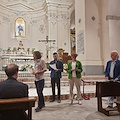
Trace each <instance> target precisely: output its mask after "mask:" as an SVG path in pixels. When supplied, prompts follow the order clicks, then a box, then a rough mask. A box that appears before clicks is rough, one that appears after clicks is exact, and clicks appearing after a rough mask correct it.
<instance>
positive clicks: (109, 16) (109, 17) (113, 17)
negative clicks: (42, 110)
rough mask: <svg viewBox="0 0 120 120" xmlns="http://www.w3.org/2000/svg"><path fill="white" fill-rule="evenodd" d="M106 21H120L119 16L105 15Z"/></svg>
mask: <svg viewBox="0 0 120 120" xmlns="http://www.w3.org/2000/svg"><path fill="white" fill-rule="evenodd" d="M106 20H120V16H115V15H107V16H106Z"/></svg>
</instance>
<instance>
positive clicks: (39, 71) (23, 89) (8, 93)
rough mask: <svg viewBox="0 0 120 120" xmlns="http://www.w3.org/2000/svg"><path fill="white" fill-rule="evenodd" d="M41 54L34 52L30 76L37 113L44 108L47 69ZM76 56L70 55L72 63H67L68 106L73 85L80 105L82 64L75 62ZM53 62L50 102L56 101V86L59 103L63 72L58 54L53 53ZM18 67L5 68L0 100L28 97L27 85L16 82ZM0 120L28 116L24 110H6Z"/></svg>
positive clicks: (23, 119) (0, 86) (51, 65)
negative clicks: (35, 92)
mask: <svg viewBox="0 0 120 120" xmlns="http://www.w3.org/2000/svg"><path fill="white" fill-rule="evenodd" d="M41 57H42V56H41V53H40V52H39V51H34V53H33V58H34V69H33V72H32V74H33V75H34V76H35V85H36V91H37V94H38V106H37V107H36V109H35V111H36V112H39V111H41V109H42V108H43V107H45V101H44V95H43V89H44V84H45V75H44V73H45V72H46V71H47V67H46V64H45V61H44V60H42V59H41ZM76 57H77V54H72V55H71V58H72V61H71V62H69V63H68V69H67V72H68V74H69V75H68V78H69V83H70V105H71V104H72V103H73V97H74V96H73V87H74V83H75V85H76V88H77V100H78V104H79V105H81V104H82V103H81V99H82V97H81V93H80V84H81V80H80V78H81V72H82V64H81V62H80V61H78V60H76ZM53 59H54V60H53V61H51V62H50V65H49V70H50V71H51V74H50V77H51V86H52V99H51V100H50V102H54V101H55V100H56V95H55V84H57V89H58V95H57V102H58V103H61V88H60V79H61V77H62V74H61V73H62V72H63V63H62V61H61V60H59V57H58V54H57V53H56V52H55V53H53ZM18 71H19V66H17V65H16V64H10V65H8V66H6V68H5V73H6V75H7V77H8V78H7V80H5V81H2V82H0V99H9V98H22V97H28V85H26V84H24V83H21V82H19V81H17V78H18ZM0 120H28V116H27V114H26V112H25V110H10V111H9V110H8V111H3V112H0Z"/></svg>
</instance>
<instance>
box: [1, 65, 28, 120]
mask: <svg viewBox="0 0 120 120" xmlns="http://www.w3.org/2000/svg"><path fill="white" fill-rule="evenodd" d="M18 69H19V67H18V66H17V65H15V64H10V65H8V66H7V67H6V68H5V73H6V75H7V77H8V79H7V80H5V81H2V82H0V99H9V98H22V97H28V86H27V85H26V84H23V83H21V82H19V81H17V77H18ZM0 120H27V114H26V112H25V110H7V111H2V112H0Z"/></svg>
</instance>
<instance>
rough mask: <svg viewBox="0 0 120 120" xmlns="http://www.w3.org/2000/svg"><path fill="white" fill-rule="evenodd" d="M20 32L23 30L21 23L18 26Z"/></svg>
mask: <svg viewBox="0 0 120 120" xmlns="http://www.w3.org/2000/svg"><path fill="white" fill-rule="evenodd" d="M21 32H23V27H22V25H21V24H19V26H18V34H19V35H21Z"/></svg>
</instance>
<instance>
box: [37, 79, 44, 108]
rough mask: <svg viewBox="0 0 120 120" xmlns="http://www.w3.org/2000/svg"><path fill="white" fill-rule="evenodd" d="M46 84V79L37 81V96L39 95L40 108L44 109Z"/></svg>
mask: <svg viewBox="0 0 120 120" xmlns="http://www.w3.org/2000/svg"><path fill="white" fill-rule="evenodd" d="M44 84H45V82H44V79H43V80H39V81H35V85H36V90H37V94H38V107H39V108H42V107H43V106H45V102H44V96H43V88H44Z"/></svg>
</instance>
